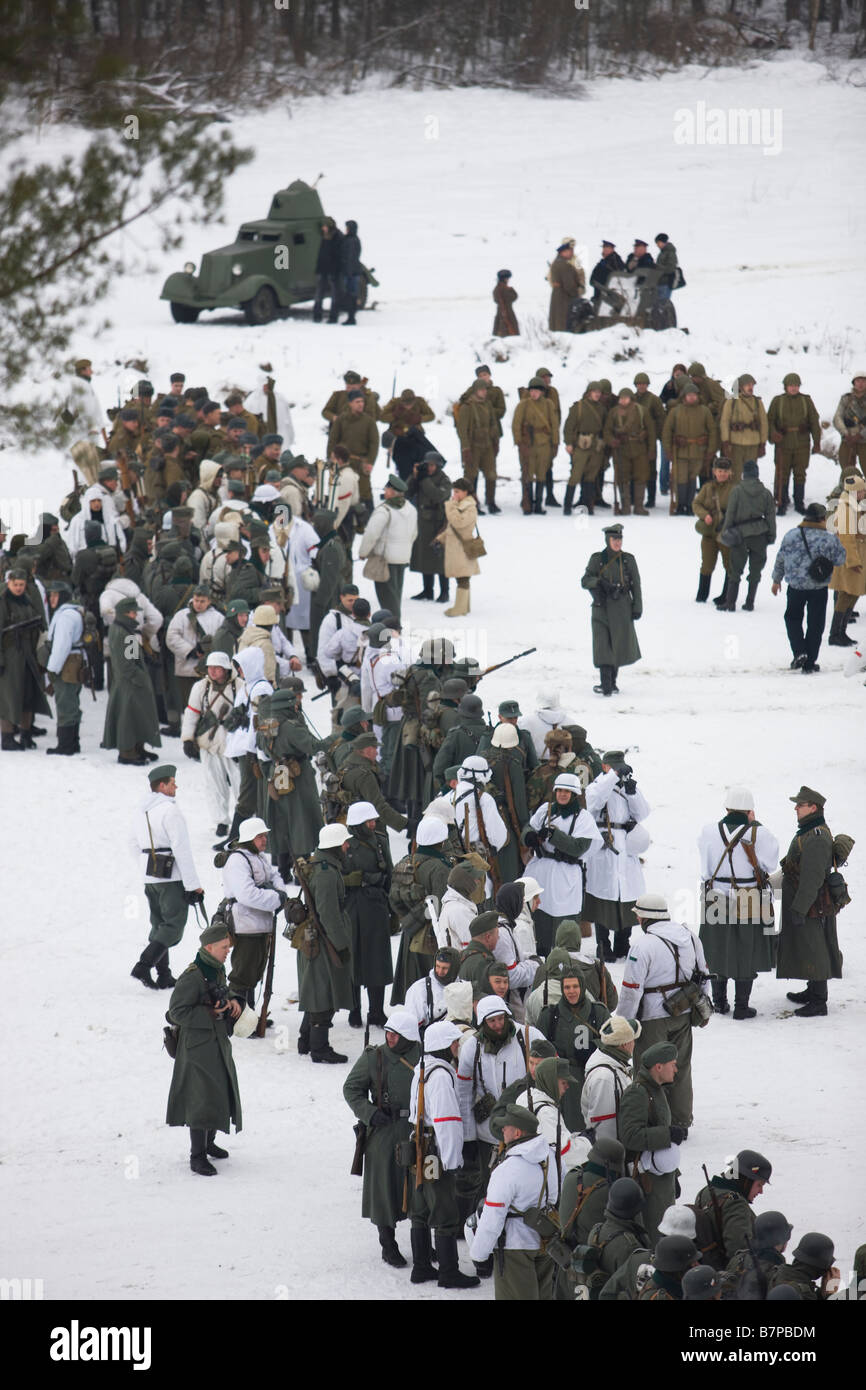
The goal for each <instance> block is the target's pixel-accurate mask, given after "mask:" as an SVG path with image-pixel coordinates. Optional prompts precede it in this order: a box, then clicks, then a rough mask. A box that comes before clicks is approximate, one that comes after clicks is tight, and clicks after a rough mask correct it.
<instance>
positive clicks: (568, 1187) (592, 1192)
mask: <svg viewBox="0 0 866 1390" xmlns="http://www.w3.org/2000/svg"><path fill="white" fill-rule="evenodd" d="M624 1164H625V1149H624V1148H623V1146H622V1144H621V1143H620V1142H619V1140H618V1139H607V1138H604V1137H602V1138H601V1139H596V1141H595V1143H594V1144H593V1146H592V1148H591V1149H590V1151H589V1153H588V1154H587V1156H586V1162H585V1163H582V1164H581V1165H580V1167H579V1168H572V1169H571V1171H570V1172H568V1173H566V1175H565V1177H564V1178H563V1180H562V1196H561V1197H560V1201H559V1227H560V1230H561V1231H563V1232H564V1233H565V1238H566V1239H567V1240H568V1242H569V1244H570V1245H572V1246H575V1245H584V1244H585V1243H586V1240H587V1237H588V1235H589V1233H590V1231H591V1230H592V1228H593V1226H595V1225H596V1223H597V1222H599V1221H601V1220H602V1219H603V1218H604V1212H605V1207H606V1206H607V1199H608V1196H609V1194H610V1189H611V1187H612V1186H613V1184H614V1183H615V1182H616V1180H617V1178H621V1177H622V1176H623V1167H624Z"/></svg>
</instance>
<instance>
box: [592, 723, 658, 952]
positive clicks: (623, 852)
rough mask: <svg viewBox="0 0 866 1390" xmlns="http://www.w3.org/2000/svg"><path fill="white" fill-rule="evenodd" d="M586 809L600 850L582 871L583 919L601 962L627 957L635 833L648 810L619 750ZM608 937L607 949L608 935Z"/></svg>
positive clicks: (605, 760)
mask: <svg viewBox="0 0 866 1390" xmlns="http://www.w3.org/2000/svg"><path fill="white" fill-rule="evenodd" d="M586 809H587V810H588V811H589V813H590V815H591V816H593V817H594V818H595V822H596V825H597V826H598V828H599V830H600V832H601V837H602V841H603V845H602V848H601V850H600V851H599V853H598V854H596V855H594V856H593V857H592V859H590V860H589V862H588V864H587V866H586V898H585V900H584V906H583V917H584V919H585V920H586V921H588V922H594V923H595V934H596V940H597V942H598V945H599V947H600V949H601V950H602V951H603V953H604V958H605V960H607V961H611V960H619V959H620V957H621V956H626V955H628V946H629V938H630V937H631V933H632V927H633V926H634V920H633V918H634V912H633V909H634V905H635V903H636V901H637V899H638V898H639V897H640V895H641V893H642V892H643V891H644V877H643V870H642V869H641V865H640V853H641V851H640V850H639V849H638V848H637V847H636V846H637V845H640V844H643V845H644V848H647V847H648V843H649V836H648V835H647V834H646V832H645V831H644V830H643V829H641V834H640V835H638V836H635V835H634V831H635V830H636V829H637V828H638V827H639V825H640V822H641V821H644V820H646V818H647V816H648V815H649V813H650V805H649V802H648V801H647V799H646V797H645V796H644V794H643V792H641V791H639V790H638V785H637V782H636V781H635V776H634V771H633V769H632V768H631V767H630V766H629V764H628V763H627V762H626V760H625V754H624V753H623V752H622V751H621V750H620V749H615V750H612V751H611V752H607V753H604V754H603V755H602V759H601V773H600V774H599V776H598V777H596V778H594V780H593V781H592V782H590V784H589V786H588V787H587V789H586ZM611 931H612V932H613V947H612V948H611V946H610V932H611Z"/></svg>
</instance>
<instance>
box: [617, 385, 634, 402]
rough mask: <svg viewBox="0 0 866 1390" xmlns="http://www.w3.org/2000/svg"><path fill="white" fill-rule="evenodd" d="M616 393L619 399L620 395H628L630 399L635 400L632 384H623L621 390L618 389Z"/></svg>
mask: <svg viewBox="0 0 866 1390" xmlns="http://www.w3.org/2000/svg"><path fill="white" fill-rule="evenodd" d="M616 394H617V399H618V398H619V397H620V396H628V398H629V400H630V401H633V400H634V391H633V390H632V389H631V387H630V386H622V387H620V389H619V391H617V393H616Z"/></svg>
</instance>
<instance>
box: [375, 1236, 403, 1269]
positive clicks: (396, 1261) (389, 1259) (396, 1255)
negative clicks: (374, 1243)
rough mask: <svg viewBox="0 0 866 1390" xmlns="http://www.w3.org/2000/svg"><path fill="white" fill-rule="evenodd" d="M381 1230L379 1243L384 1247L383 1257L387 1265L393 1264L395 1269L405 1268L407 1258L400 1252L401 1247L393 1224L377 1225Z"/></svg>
mask: <svg viewBox="0 0 866 1390" xmlns="http://www.w3.org/2000/svg"><path fill="white" fill-rule="evenodd" d="M376 1230H377V1231H378V1232H379V1244H380V1245H381V1247H382V1259H383V1260H384V1261H385V1264H386V1265H391V1267H392V1268H393V1269H405V1268H406V1260H405V1258H404V1257H403V1256H402V1255H401V1254H400V1247H399V1245H398V1244H397V1239H396V1236H395V1232H394V1227H393V1226H377V1227H376Z"/></svg>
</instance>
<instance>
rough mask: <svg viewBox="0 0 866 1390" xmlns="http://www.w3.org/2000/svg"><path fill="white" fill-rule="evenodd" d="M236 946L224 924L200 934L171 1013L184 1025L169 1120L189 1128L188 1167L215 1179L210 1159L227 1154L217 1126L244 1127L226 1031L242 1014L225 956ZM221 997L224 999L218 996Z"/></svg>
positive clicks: (179, 1024)
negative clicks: (231, 995) (230, 994)
mask: <svg viewBox="0 0 866 1390" xmlns="http://www.w3.org/2000/svg"><path fill="white" fill-rule="evenodd" d="M231 948H232V943H231V937H230V936H228V935H227V933H226V930H225V925H224V924H223V923H219V922H215V923H214V925H213V926H210V927H206V928H205V930H204V931H203V932H202V934H201V936H200V937H199V950H198V954H197V955H196V958H195V960H194V961H193V962H192V964H191V965H189V966H187V968H186V970H185V971H184V972H183V974H182V975H181V977H180V979H179V980H178V982H177V984H176V986H175V988H174V991H173V993H172V996H171V999H170V1001H169V1006H168V1017H169V1019H170V1020H171V1022H172V1023H174V1024H176V1025H177V1026H178V1028H179V1029H180V1033H179V1036H178V1043H177V1052H176V1054H175V1059H174V1071H173V1072H172V1077H171V1089H170V1090H169V1093H168V1107H167V1110H166V1116H165V1122H166V1124H168V1125H183V1126H188V1128H189V1137H190V1157H189V1166H190V1168H191V1169H192V1171H193V1172H194V1173H198V1174H199V1175H200V1176H201V1177H205V1178H212V1177H214V1176H215V1175H216V1171H217V1170H216V1168H214V1166H213V1164H212V1163H209V1162H208V1159H209V1158H228V1152H227V1150H226V1149H222V1148H220V1147H219V1146H218V1145H217V1143H216V1132H217V1130H218V1129H221V1130H223V1131H224V1132H225V1133H226V1134H228V1132H229V1130H230V1128H231V1125H232V1124H234V1127H235V1132H236V1133H237V1132H238V1131H239V1130H240V1129H241V1128H242V1114H241V1097H240V1090H239V1089H238V1078H237V1074H236V1072H235V1064H234V1061H233V1060H232V1045H231V1043H230V1041H229V1037H228V1034H227V1032H226V1026H225V1021H226V1019H227V1018H232V1019H235V1018H237V1017H238V1016H239V1015H240V1012H241V1008H240V1004H239V1003H238V1001H237V1000H236V999H231V1000H229V999H226V998H225V994H224V991H225V988H226V972H225V968H224V966H225V960H226V957H227V956H228V953H229V951H230V950H231ZM219 999H222V1002H217V1000H219Z"/></svg>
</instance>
